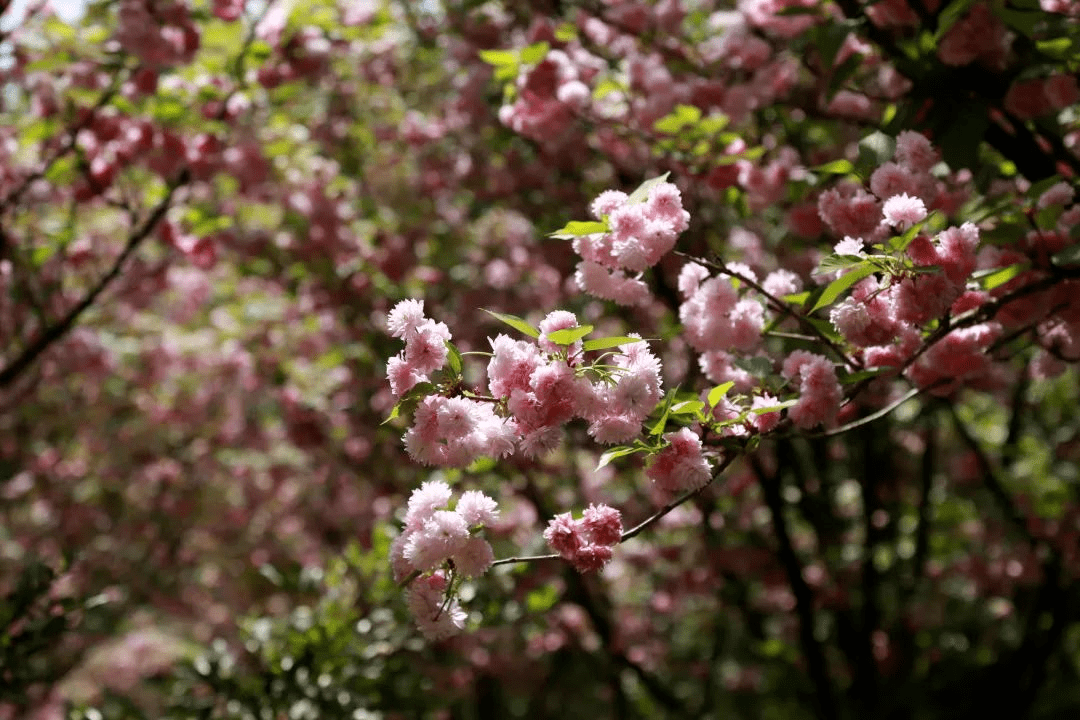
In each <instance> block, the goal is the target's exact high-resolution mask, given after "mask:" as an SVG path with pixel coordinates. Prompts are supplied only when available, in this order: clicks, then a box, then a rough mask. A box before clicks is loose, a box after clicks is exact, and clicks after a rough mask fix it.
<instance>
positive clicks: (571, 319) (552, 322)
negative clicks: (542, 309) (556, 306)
mask: <svg viewBox="0 0 1080 720" xmlns="http://www.w3.org/2000/svg"><path fill="white" fill-rule="evenodd" d="M576 327H578V319H577V316H575V315H574V313H572V312H568V311H566V310H554V311H552V312H550V313H548V314H547V317H545V318H544V319H543V320H541V321H540V337H539V338H537V340H536V342H537V344H538V345H539V346H540V349H541V350H543V351H544V352H547V353H557V352H559V351H561V350H563V346H562V345H556V344H555V343H553V342H551V341H550V340H548V335H550V334H551V333H553V332H555V331H556V330H568V329H570V328H576ZM581 345H582V342H581V341H580V340H578V341H577V342H575V343H574V344H573V345H572V346H571V348H570V355H571V356H573V355H576V354H578V353H580V352H581Z"/></svg>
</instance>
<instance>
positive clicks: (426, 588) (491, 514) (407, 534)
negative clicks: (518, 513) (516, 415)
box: [390, 480, 499, 639]
mask: <svg viewBox="0 0 1080 720" xmlns="http://www.w3.org/2000/svg"><path fill="white" fill-rule="evenodd" d="M452 496H453V493H452V492H451V490H450V486H449V485H447V484H446V483H445V482H442V481H441V480H429V481H428V482H425V483H424V484H423V485H421V486H420V487H419V488H417V489H416V490H414V491H413V493H412V495H411V496H410V497H409V504H408V507H407V509H406V512H405V528H404V530H403V531H402V533H401V535H399V536H398V537H397V538H396V539H395V540H394V542H393V544H392V545H391V546H390V561H391V564H392V566H393V569H394V579H395V580H397V581H398V582H401V581H403V580H405V579H406V578H409V577H410V576H412V575H414V574H420V575H427V577H421V578H419V579H417V580H416V581H414V582H413V583H412V584H411V587H410V591H409V608H410V610H412V613H413V616H414V617H415V618H416V622H417V625H418V626H419V627H420V630H421V631H422V632H423V633H424V635H426V636H427V637H429V638H432V639H438V638H440V637H445V636H447V635H449V634H452V633H453V632H455V630H456V629H459V628H461V627H462V624H463V622H464V617H465V616H464V613H463V612H462V611H461V610H460V608H458V607H457V606H456V600H453V599H452V598H451V595H452V593H451V592H450V590H451V588H450V587H449V585H448V581H449V580H452V578H453V575H461V576H464V577H477V576H479V575H482V574H483V573H484V572H485V571H486V570H487V569H488V568H489V567H491V563H492V562H494V561H495V556H494V554H493V552H492V550H491V545H490V544H488V542H487V540H485V539H483V538H482V537H480V536H478V535H475V534H473V533H474V531H475V530H476V529H478V528H483V527H485V526H487V525H491V524H492V523H494V522H495V521H496V520H497V519H498V516H499V512H498V506H497V504H496V502H495V501H494V500H493V499H492V498H490V497H488V496H487V495H485V494H484V493H482V492H480V491H478V490H468V491H466V492H464V493H462V495H461V497H460V498H458V500H457V503H456V504H455V506H454V509H453V510H449V509H447V506H448V505H449V503H450V500H451V498H452ZM448 568H449V569H450V570H451V573H452V574H451V576H450V577H448V576H447V573H446V571H447V569H448Z"/></svg>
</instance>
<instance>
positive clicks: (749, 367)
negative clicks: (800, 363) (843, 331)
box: [733, 318, 813, 378]
mask: <svg viewBox="0 0 1080 720" xmlns="http://www.w3.org/2000/svg"><path fill="white" fill-rule="evenodd" d="M812 320H813V318H811V321H812ZM733 364H734V365H735V367H737V368H739V369H740V370H745V371H746V372H748V373H750V374H751V375H753V376H754V377H756V378H763V377H766V376H767V375H768V374H769V373H771V372H772V369H773V366H772V360H769V358H765V357H738V358H735V360H734V361H733Z"/></svg>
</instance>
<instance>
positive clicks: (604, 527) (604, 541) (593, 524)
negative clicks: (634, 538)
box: [581, 505, 622, 545]
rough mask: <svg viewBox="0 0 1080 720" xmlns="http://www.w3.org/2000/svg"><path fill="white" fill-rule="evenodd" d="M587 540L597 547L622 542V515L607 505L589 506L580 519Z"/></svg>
mask: <svg viewBox="0 0 1080 720" xmlns="http://www.w3.org/2000/svg"><path fill="white" fill-rule="evenodd" d="M581 525H582V528H583V529H584V532H585V534H586V535H587V536H588V537H589V539H590V540H591V541H592V542H594V543H596V544H598V545H615V544H617V543H618V542H619V541H620V540H622V515H621V514H620V513H619V511H618V510H616V509H615V508H613V507H609V506H608V505H590V506H589V507H587V508H586V509H585V513H584V514H583V515H582V517H581Z"/></svg>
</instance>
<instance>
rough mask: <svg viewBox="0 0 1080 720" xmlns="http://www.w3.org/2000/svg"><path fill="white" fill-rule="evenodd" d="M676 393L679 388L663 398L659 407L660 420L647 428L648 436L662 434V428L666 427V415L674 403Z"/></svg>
mask: <svg viewBox="0 0 1080 720" xmlns="http://www.w3.org/2000/svg"><path fill="white" fill-rule="evenodd" d="M678 393H679V387H678V386H676V387H675V389H674V390H671V391H670V392H668V394H667V395H665V396H664V402H663V405H662V406H661V407H660V419H659V420H657V421H656V422H655V423H653V426H652V427H651V428H649V434H650V435H659V434H661V433H662V432H664V427H665V426H666V425H667V419H668V413H669V412H670V410H671V405H672V403H674V402H675V396H676V395H677V394H678Z"/></svg>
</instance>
